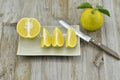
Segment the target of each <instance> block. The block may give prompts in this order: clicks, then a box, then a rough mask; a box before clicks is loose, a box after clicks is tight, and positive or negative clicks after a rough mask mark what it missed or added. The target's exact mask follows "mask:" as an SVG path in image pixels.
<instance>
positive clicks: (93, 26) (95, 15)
mask: <svg viewBox="0 0 120 80" xmlns="http://www.w3.org/2000/svg"><path fill="white" fill-rule="evenodd" d="M103 21H104V18H103V16H102V13H101V12H100V11H98V10H96V9H92V8H88V9H86V10H84V11H83V13H82V14H81V17H80V23H81V25H82V27H83V28H84V29H86V30H89V31H94V30H97V29H99V28H100V27H101V26H102V24H103Z"/></svg>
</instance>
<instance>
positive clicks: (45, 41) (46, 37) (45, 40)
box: [40, 28, 51, 47]
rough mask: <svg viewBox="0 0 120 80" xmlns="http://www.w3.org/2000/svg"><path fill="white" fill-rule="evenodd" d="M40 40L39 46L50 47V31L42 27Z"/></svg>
mask: <svg viewBox="0 0 120 80" xmlns="http://www.w3.org/2000/svg"><path fill="white" fill-rule="evenodd" d="M40 41H41V47H50V46H51V37H50V33H49V32H48V30H46V29H45V28H43V33H42V37H41V40H40Z"/></svg>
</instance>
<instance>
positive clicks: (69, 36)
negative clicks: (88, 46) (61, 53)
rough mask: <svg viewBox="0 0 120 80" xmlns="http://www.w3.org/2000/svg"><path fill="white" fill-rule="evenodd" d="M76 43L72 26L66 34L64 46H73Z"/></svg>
mask: <svg viewBox="0 0 120 80" xmlns="http://www.w3.org/2000/svg"><path fill="white" fill-rule="evenodd" d="M76 45H77V36H76V34H75V31H74V30H73V28H69V29H68V31H67V35H66V47H67V48H73V47H75V46H76Z"/></svg>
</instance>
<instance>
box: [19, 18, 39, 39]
mask: <svg viewBox="0 0 120 80" xmlns="http://www.w3.org/2000/svg"><path fill="white" fill-rule="evenodd" d="M40 29H41V26H40V23H39V22H38V21H37V20H36V19H35V18H22V19H21V20H20V21H19V22H18V23H17V33H18V34H19V35H20V36H21V37H23V38H34V37H36V36H37V35H38V34H39V32H40Z"/></svg>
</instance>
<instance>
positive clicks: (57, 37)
mask: <svg viewBox="0 0 120 80" xmlns="http://www.w3.org/2000/svg"><path fill="white" fill-rule="evenodd" d="M63 45H64V37H63V34H62V32H61V31H60V29H58V28H55V29H54V31H53V33H52V46H53V47H62V46H63Z"/></svg>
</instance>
